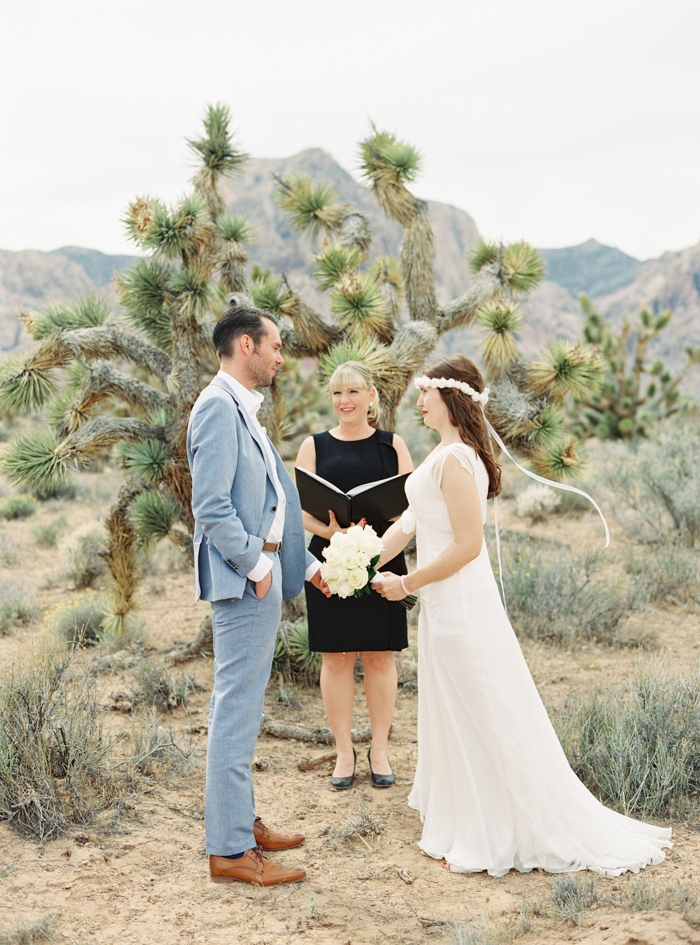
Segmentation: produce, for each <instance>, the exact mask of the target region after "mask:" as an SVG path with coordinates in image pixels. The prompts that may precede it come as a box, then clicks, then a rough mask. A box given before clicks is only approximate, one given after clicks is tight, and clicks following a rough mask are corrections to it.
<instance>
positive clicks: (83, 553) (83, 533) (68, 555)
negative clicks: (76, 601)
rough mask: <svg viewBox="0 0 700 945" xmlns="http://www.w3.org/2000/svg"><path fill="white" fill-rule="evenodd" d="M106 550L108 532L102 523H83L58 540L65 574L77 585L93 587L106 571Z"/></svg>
mask: <svg viewBox="0 0 700 945" xmlns="http://www.w3.org/2000/svg"><path fill="white" fill-rule="evenodd" d="M106 550H107V533H106V532H105V529H104V528H103V526H102V525H96V524H87V525H81V526H80V527H79V528H76V529H74V530H73V531H71V532H70V533H69V534H68V535H64V536H63V538H61V540H60V541H59V542H58V551H59V554H60V555H61V556H62V558H63V561H64V568H63V574H64V576H65V577H66V578H67V579H68V580H70V581H73V582H74V584H75V586H76V587H92V586H93V585H94V584H95V582H96V581H97V579H98V578H100V577H102V575H103V574H105V572H106V567H105V563H104V554H105V552H106Z"/></svg>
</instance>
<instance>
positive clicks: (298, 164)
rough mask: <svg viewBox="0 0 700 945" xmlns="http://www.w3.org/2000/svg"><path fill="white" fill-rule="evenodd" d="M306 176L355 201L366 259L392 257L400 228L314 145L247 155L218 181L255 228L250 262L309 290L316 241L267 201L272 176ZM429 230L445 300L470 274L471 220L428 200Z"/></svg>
mask: <svg viewBox="0 0 700 945" xmlns="http://www.w3.org/2000/svg"><path fill="white" fill-rule="evenodd" d="M291 174H308V175H309V176H310V177H311V178H312V179H313V180H315V181H318V182H319V183H329V184H332V185H333V187H334V188H335V190H336V193H337V194H338V197H339V199H340V202H341V203H350V204H353V205H355V206H356V207H357V208H358V209H359V210H360V212H361V213H363V214H364V215H365V216H366V217H367V219H368V220H369V223H370V226H371V227H372V233H373V245H372V248H371V249H370V259H372V258H374V256H375V255H377V254H379V253H384V254H386V255H389V256H395V255H396V254H397V253H398V250H399V244H400V242H401V227H400V226H399V224H398V223H395V222H394V221H393V220H390V219H388V217H386V216H385V215H384V213H383V212H382V211H381V210H380V209H379V206H378V205H377V201H376V200H375V199H374V197H373V195H372V193H371V191H369V190H368V189H367V188H366V187H364V186H362V185H361V184H359V183H358V182H357V181H355V180H354V179H353V178H352V177H351V176H350V174H348V172H347V171H346V170H344V169H343V168H342V167H341V166H340V165H339V164H338V163H337V162H336V161H335V160H334V159H333V158H332V157H331V155H330V154H328V153H327V152H325V151H322V150H321V149H320V148H311V149H309V150H307V151H302V152H301V153H300V154H296V155H294V157H291V158H279V159H265V158H252V159H251V160H249V161H248V162H247V163H246V164H245V165H244V166H243V169H242V173H241V174H240V175H238V176H236V177H235V178H234V179H233V180H231V181H228V182H227V183H226V184H225V185H224V190H223V195H224V199H225V201H226V207H227V210H228V211H229V212H230V213H242V214H244V215H245V216H247V217H249V219H251V220H252V221H253V223H254V224H255V227H256V235H255V243H254V245H253V246H252V247H251V249H250V258H251V261H252V262H257V263H258V264H259V265H261V266H270V267H271V268H272V269H274V270H275V272H284V273H285V275H286V276H287V278H288V279H289V282H290V283H291V285H292V286H294V288H296V289H298V290H300V291H304V293H305V294H309V292H313V286H312V282H311V278H310V275H309V273H310V270H311V263H312V256H313V253H314V252H316V250H317V245H316V244H315V243H314V242H313V241H312V240H311V239H310V238H309V237H308V236H305V235H300V234H298V233H297V232H296V231H294V230H293V229H292V228H291V226H290V225H289V220H288V219H287V216H286V215H285V214H284V213H283V212H282V211H281V210H280V209H279V208H278V207H277V206H276V204H275V202H274V199H273V191H274V175H279V176H283V175H291ZM429 207H430V216H431V219H432V223H433V230H434V233H435V278H436V283H437V292H438V299H439V300H440V301H441V302H447V301H448V300H449V299H451V298H454V297H455V296H457V295H461V293H462V292H464V287H465V286H466V285H467V284H468V282H469V278H470V272H469V261H468V257H467V250H468V248H469V246H470V245H471V243H473V242H474V240H475V239H476V238H477V237H478V235H479V232H478V230H477V228H476V224H475V223H474V221H473V220H472V218H471V217H470V216H469V214H468V213H465V212H464V210H457V209H456V208H455V207H451V206H449V205H448V204H444V203H433V202H430V204H429Z"/></svg>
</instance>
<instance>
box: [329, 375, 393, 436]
mask: <svg viewBox="0 0 700 945" xmlns="http://www.w3.org/2000/svg"><path fill="white" fill-rule="evenodd" d="M343 387H345V388H348V387H357V388H358V389H359V390H373V391H374V399H373V401H372V403H371V404H370V405H369V410H368V411H367V420H368V421H369V422H370V423H371V424H372V426H373V427H377V426H379V418H380V417H381V413H382V410H381V407H380V406H379V393H378V392H377V388H376V387H375V386H374V380H373V379H372V372H371V371H370V369H369V368H368V367H367V365H366V364H363V363H362V361H345V362H344V363H343V364H339V365H338V367H337V368H336V369H335V371H333V373H332V374H331V376H330V377H329V378H328V390H329V391H330V393H331V394H333V389H334V388H335V389H336V390H337V389H338V388H343Z"/></svg>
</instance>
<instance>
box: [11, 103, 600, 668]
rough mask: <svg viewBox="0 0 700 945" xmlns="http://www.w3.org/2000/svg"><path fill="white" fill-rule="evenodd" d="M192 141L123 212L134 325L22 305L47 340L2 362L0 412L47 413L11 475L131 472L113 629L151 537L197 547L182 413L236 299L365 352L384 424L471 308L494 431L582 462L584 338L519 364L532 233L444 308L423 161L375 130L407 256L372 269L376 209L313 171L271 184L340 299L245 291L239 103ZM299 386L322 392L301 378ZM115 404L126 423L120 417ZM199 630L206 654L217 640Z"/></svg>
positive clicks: (280, 283) (124, 490)
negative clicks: (319, 302) (133, 259)
mask: <svg viewBox="0 0 700 945" xmlns="http://www.w3.org/2000/svg"><path fill="white" fill-rule="evenodd" d="M188 143H189V146H190V148H191V149H192V151H193V152H194V153H195V154H196V155H197V158H198V160H199V162H200V166H199V169H198V170H197V173H196V174H195V177H194V179H193V183H194V189H193V191H192V193H191V194H189V195H188V196H186V197H184V198H183V199H182V200H181V201H180V202H179V203H178V204H177V205H176V206H175V207H172V208H169V207H166V206H165V205H164V204H163V203H162V202H161V201H159V200H157V199H150V198H139V199H137V200H136V201H134V202H133V203H132V204H131V205H130V207H129V208H128V211H127V214H126V218H125V222H126V226H127V228H128V232H129V234H130V236H131V237H132V238H133V239H134V241H135V242H136V243H137V244H138V246H139V247H140V248H141V249H142V250H143V251H145V252H146V253H147V254H148V255H146V256H145V257H144V258H142V259H140V260H139V261H138V262H137V263H136V264H135V265H134V266H132V267H131V269H129V270H127V271H126V272H124V273H122V274H121V275H120V276H118V277H117V288H118V292H119V296H120V301H121V304H122V307H123V310H124V316H123V318H121V319H114V318H113V317H112V316H111V314H110V312H109V309H108V307H107V306H106V305H105V304H104V303H103V302H102V301H100V300H99V299H96V298H89V299H85V300H83V301H81V302H79V303H77V304H75V305H51V306H48V307H47V308H46V309H45V310H44V311H43V312H42V313H40V314H39V315H28V314H23V313H21V316H20V317H21V318H22V320H23V321H24V323H25V325H26V326H27V328H28V330H29V331H30V333H31V334H32V336H33V337H34V338H35V339H36V341H37V342H38V343H37V345H36V347H35V348H34V350H33V351H32V353H31V354H30V355H29V357H27V358H26V359H25V360H24V361H22V362H20V361H17V360H14V361H10V362H6V363H5V364H4V365H3V367H2V374H1V375H0V377H1V378H2V380H0V409H2V408H3V407H7V408H11V409H13V410H21V411H30V410H43V411H44V415H45V417H46V419H47V421H48V424H49V428H48V429H47V430H44V431H41V432H38V433H32V434H25V435H22V436H19V437H17V438H16V439H15V440H14V441H12V443H11V444H10V445H9V446H8V447H7V449H6V451H5V453H4V456H3V457H2V468H3V470H4V472H5V475H6V476H8V478H9V479H10V480H11V481H13V482H15V483H23V484H25V485H28V486H29V487H33V488H41V489H46V488H48V487H50V486H51V485H52V484H56V483H59V482H60V481H61V480H63V479H64V478H66V477H67V476H68V475H69V471H70V468H71V467H72V465H73V464H85V463H89V462H90V461H91V460H93V459H94V458H95V457H96V456H98V455H99V454H100V453H104V452H105V451H107V450H110V449H112V448H117V450H118V455H119V456H120V458H121V462H122V465H123V466H124V468H125V471H126V474H125V478H124V481H123V484H122V486H121V488H120V490H119V493H118V495H117V497H116V500H115V502H114V505H113V506H112V509H111V510H110V513H109V516H108V518H107V523H106V524H107V528H108V531H109V536H110V547H109V551H108V553H107V563H108V565H109V569H110V574H111V578H112V585H113V586H112V592H113V602H112V608H113V614H114V617H113V618H112V621H111V630H112V632H117V633H118V632H119V631H120V630H121V629H122V627H123V621H124V618H125V616H126V615H127V613H128V612H129V611H130V609H131V608H132V606H133V602H134V601H133V599H134V594H135V591H136V587H137V585H138V557H137V554H136V552H137V549H138V546H139V543H140V542H144V541H149V540H152V539H158V538H163V537H167V538H168V539H170V540H171V541H173V542H175V544H176V545H178V546H179V547H180V548H182V549H183V550H184V551H185V552H186V553H189V554H191V536H192V527H193V523H192V515H191V510H190V478H189V472H188V469H187V462H186V454H185V435H186V427H187V420H188V417H189V413H190V410H191V408H192V405H193V403H194V401H195V399H196V397H197V395H198V393H199V391H200V390H201V389H202V387H203V386H204V385H205V384H206V383H207V382H208V380H209V379H210V377H211V375H212V374H213V373H214V372H215V371H216V368H217V364H216V359H215V356H214V351H213V348H212V345H211V342H210V338H211V329H212V326H213V324H214V323H215V321H216V319H217V318H218V317H219V315H220V314H221V312H222V311H223V310H224V308H225V305H226V303H227V301H229V300H238V301H246V300H251V299H252V300H253V301H254V302H255V304H257V305H258V306H260V307H261V308H264V309H266V310H268V311H270V312H273V313H275V314H277V315H279V316H280V319H281V325H282V337H283V341H284V347H285V350H286V352H287V353H288V354H289V355H291V356H293V357H296V358H302V357H303V358H307V357H314V358H317V359H318V362H319V366H320V368H321V371H322V373H328V372H330V371H332V370H333V367H334V366H335V364H337V363H339V362H340V361H342V360H346V359H347V358H348V357H359V358H362V359H363V360H365V361H366V362H367V363H368V364H369V365H370V367H371V368H372V371H373V373H374V375H375V377H376V378H377V385H378V387H379V389H380V393H381V395H382V402H383V405H384V408H385V409H384V424H385V425H386V426H388V427H389V428H392V427H393V423H394V415H395V411H396V408H397V406H398V404H399V402H400V400H401V397H402V395H403V394H404V392H405V391H406V388H407V386H408V384H409V382H410V380H411V377H412V376H413V374H414V373H415V371H416V370H417V369H419V368H420V367H421V366H422V365H423V364H424V363H425V361H426V360H427V359H428V358H429V356H430V354H431V353H432V352H433V350H434V349H435V346H436V344H437V342H438V339H439V337H440V336H441V335H442V334H444V333H445V332H447V331H450V330H452V329H455V328H458V327H460V326H466V325H468V324H470V323H471V322H473V321H474V320H475V319H478V321H479V323H480V324H481V326H482V327H483V329H484V331H485V341H484V360H485V362H486V366H487V368H488V371H489V381H490V383H491V385H492V388H493V391H494V393H493V397H492V400H491V402H490V410H491V418H492V420H493V423H494V425H495V426H496V428H497V429H498V430H499V431H500V432H501V433H502V435H503V436H504V438H505V439H506V440H507V441H508V442H509V443H510V444H512V445H513V446H514V447H516V448H518V449H519V450H520V451H521V452H522V453H524V454H525V455H527V456H529V457H531V459H532V461H533V462H534V464H535V465H536V467H537V468H538V470H540V471H542V472H544V473H545V474H550V475H561V474H563V473H567V472H568V473H571V472H573V471H575V468H576V466H577V464H578V460H577V458H576V456H575V453H574V451H573V444H572V441H571V440H568V439H565V438H564V437H563V436H562V435H561V432H560V423H559V419H558V412H557V405H558V404H559V403H561V401H562V400H563V398H564V396H565V394H567V393H569V392H571V391H572V390H573V391H576V390H581V389H582V388H583V387H585V386H586V385H589V384H590V383H592V382H593V381H594V380H595V366H594V365H593V361H592V356H591V354H590V352H589V351H587V350H586V349H584V348H583V347H581V346H579V347H564V346H560V347H558V348H555V349H553V350H552V351H551V352H550V353H549V355H548V356H547V357H546V358H545V360H543V361H542V362H537V363H528V362H525V361H524V360H522V359H521V358H519V356H518V354H517V348H516V344H515V341H514V337H513V333H514V331H515V329H516V328H517V326H518V324H519V321H520V318H521V316H520V315H519V313H518V311H517V307H516V305H515V299H516V297H517V296H518V295H519V294H521V293H523V292H526V291H527V290H528V289H529V288H530V287H532V286H533V285H535V284H536V283H537V282H538V281H539V279H540V278H541V277H542V274H543V264H542V261H541V259H540V257H539V256H538V255H537V253H536V251H535V250H533V249H532V248H531V247H529V246H528V245H527V244H525V243H517V244H513V245H511V246H505V247H501V248H498V247H496V246H493V245H490V244H485V243H480V244H479V245H478V246H477V247H476V249H475V252H474V255H473V268H474V272H475V279H474V281H473V283H472V284H471V285H470V286H469V287H468V289H467V291H466V293H465V294H464V295H462V296H461V297H460V298H457V299H455V300H453V301H452V302H450V303H448V304H447V305H445V306H440V305H439V304H438V302H437V298H436V294H435V283H434V276H433V257H434V251H433V234H432V230H431V226H430V222H429V218H428V208H427V204H426V203H425V202H424V201H422V200H419V199H418V198H416V197H415V196H414V195H413V194H412V193H411V192H410V191H409V190H408V188H407V186H406V184H407V183H409V182H410V181H412V180H413V179H414V177H415V176H416V173H417V170H418V167H419V164H420V158H419V155H418V153H417V151H416V150H415V149H414V148H412V147H410V146H408V145H405V144H402V143H400V142H399V141H397V140H396V138H395V137H393V136H392V135H389V134H386V133H384V132H378V131H376V130H373V131H372V134H371V135H370V137H369V138H368V139H367V140H366V141H364V142H363V143H362V146H361V147H362V155H363V169H364V173H365V176H366V178H367V180H368V182H369V184H370V186H371V188H372V190H373V192H374V194H375V195H376V198H377V200H378V201H379V204H380V206H381V207H382V208H383V209H384V211H385V212H386V213H387V214H388V215H389V216H391V217H392V218H393V219H396V220H398V221H399V223H401V225H402V227H403V231H404V235H403V241H402V244H401V250H400V254H399V259H398V263H397V262H396V261H394V260H391V259H386V258H382V257H380V258H378V259H376V260H374V261H373V263H372V264H371V265H370V266H369V267H368V268H365V265H366V261H367V256H368V251H369V247H370V243H371V233H370V229H369V225H368V223H367V220H366V219H365V218H364V217H363V216H362V215H361V214H360V213H358V212H357V211H356V210H355V209H353V208H352V207H350V206H347V205H341V204H339V203H338V202H337V199H336V197H335V195H334V193H333V191H332V188H330V187H328V186H326V185H323V184H321V185H318V184H314V183H312V182H311V181H310V180H309V179H308V178H305V177H302V176H295V177H290V178H289V179H278V180H277V183H276V196H277V200H278V201H279V204H280V206H281V207H282V208H283V209H284V210H285V211H287V212H289V213H290V215H291V217H292V221H293V224H294V225H295V226H296V227H297V228H298V229H300V230H304V231H307V232H308V233H309V234H310V236H311V237H312V238H315V237H317V236H318V235H319V234H321V233H322V234H323V239H322V242H321V245H320V248H319V251H318V253H317V254H316V256H315V257H314V260H315V270H314V275H315V277H316V280H317V282H318V284H319V287H320V288H322V289H325V290H327V291H329V293H330V303H329V308H330V312H331V313H332V317H331V318H326V317H324V316H322V315H321V314H320V313H318V312H316V311H314V310H313V309H312V308H311V307H310V306H309V305H307V304H306V303H305V302H304V301H303V300H302V298H301V297H300V295H299V294H298V293H296V292H294V291H293V290H292V288H291V287H290V286H289V285H288V284H287V282H286V279H285V278H284V277H283V276H282V277H280V278H276V277H275V276H274V275H272V274H270V273H260V272H258V273H257V274H256V278H254V279H253V280H252V282H251V284H250V286H248V285H247V282H246V274H245V267H246V261H247V255H246V249H245V246H246V244H247V243H248V242H249V240H250V237H251V226H250V224H249V223H248V222H247V221H246V220H245V219H244V218H242V217H240V216H231V215H229V214H227V213H225V212H224V207H223V202H222V199H221V197H220V195H219V190H218V185H219V183H220V181H221V179H222V177H224V176H225V175H229V174H232V173H233V172H235V171H236V169H237V168H238V167H239V166H240V164H241V163H242V161H243V160H244V159H245V155H244V154H243V153H242V152H241V151H240V150H238V149H237V148H236V146H235V145H234V143H233V141H232V138H231V135H230V133H229V113H228V109H226V108H225V107H223V106H220V105H217V106H213V107H210V108H209V109H208V110H207V113H206V117H205V120H204V135H203V137H202V138H201V139H197V140H192V141H189V142H188ZM404 298H405V302H406V314H405V315H404V316H403V317H402V302H403V299H404ZM124 365H128V366H130V368H129V369H128V372H127V371H125V370H123V369H122V367H123V366H124ZM289 376H290V378H291V377H292V375H289ZM294 384H295V385H296V389H297V390H299V391H301V392H302V393H303V394H304V396H307V397H308V396H311V394H310V390H309V385H308V383H307V384H306V387H304V382H303V380H302V379H301V377H300V376H299V375H298V373H297V375H296V376H295V380H294ZM114 407H119V408H120V410H121V411H122V412H123V411H124V409H126V410H127V411H129V412H131V413H133V416H127V417H124V416H116V415H114V411H113V410H111V408H114ZM265 410H266V415H265V417H264V419H263V422H264V423H265V424H266V426H267V429H268V431H269V432H270V435H271V437H272V439H273V440H274V441H275V442H276V443H277V444H278V445H280V446H283V445H284V444H283V438H284V436H285V435H286V433H288V432H289V414H290V404H289V403H288V402H287V401H286V400H285V396H284V382H282V383H281V384H280V385H278V384H277V383H276V384H275V385H274V386H273V389H272V396H271V397H270V398H269V399H268V401H267V403H266V407H265ZM205 623H206V626H205V625H203V630H202V631H201V632H200V636H199V637H198V641H197V647H198V648H201V646H202V645H203V644H206V642H207V641H208V639H210V637H209V634H210V628H209V621H206V622H205ZM188 652H193V649H190V650H189V651H188Z"/></svg>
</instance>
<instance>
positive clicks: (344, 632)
mask: <svg viewBox="0 0 700 945" xmlns="http://www.w3.org/2000/svg"><path fill="white" fill-rule="evenodd" d="M393 437H394V434H393V433H389V432H387V431H386V430H376V431H375V432H374V433H373V434H372V435H371V436H368V437H367V438H366V439H364V440H337V439H336V438H335V437H334V436H331V434H330V433H316V434H315V435H314V445H315V447H316V474H317V475H318V476H321V477H322V478H323V479H326V480H327V481H328V482H332V483H333V485H334V486H337V487H338V488H339V489H342V490H343V492H347V491H348V489H354V488H355V486H360V485H363V484H364V483H366V482H375V481H376V480H377V479H387V478H388V477H389V476H396V475H398V472H399V460H398V456H397V455H396V450H395V449H394V447H393V445H392V443H393ZM367 524H368V525H371V526H372V528H374V530H375V531H376V533H377V534H378V535H383V534H384V532H385V531H386V530H387V528H388V527H389V525H390V524H391V522H368V523H367ZM327 545H328V541H327V540H326V539H325V538H321V537H320V536H319V535H314V536H313V538H312V539H311V543H310V544H309V551H311V553H312V554H314V555H315V556H316V557H317V558H319V559H320V560H321V561H323V560H324V558H323V553H322V552H323V549H324V548H325V547H326V546H327ZM382 570H383V571H393V572H394V573H395V574H406V562H405V561H404V556H403V552H401V554H400V555H397V557H396V558H394V559H393V560H392V561H389V562H388V563H387V564H385V565H383V566H382ZM304 588H305V590H306V607H307V611H308V615H309V649H311V650H318V651H321V652H323V653H345V652H349V653H353V652H357V651H358V650H403V649H404V647H406V646H408V635H407V631H406V611H405V609H404V607H403V605H402V604H401V603H399V602H398V601H388V600H384V598H383V597H381V596H380V595H379V594H377V593H376V592H375V591H371V592H370V593H369V594H364V595H363V596H362V597H346V598H344V599H343V598H340V597H337V596H335V595H333V596H331V597H328V598H327V597H324V595H323V594H322V593H321V592H320V591H319V590H317V589H316V588H315V587H314V586H313V585H312V584H309V582H308V581H306V582H305V584H304Z"/></svg>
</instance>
